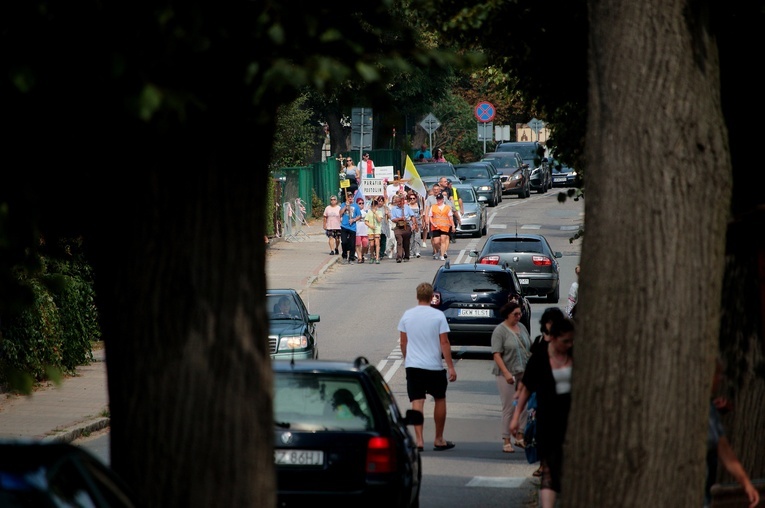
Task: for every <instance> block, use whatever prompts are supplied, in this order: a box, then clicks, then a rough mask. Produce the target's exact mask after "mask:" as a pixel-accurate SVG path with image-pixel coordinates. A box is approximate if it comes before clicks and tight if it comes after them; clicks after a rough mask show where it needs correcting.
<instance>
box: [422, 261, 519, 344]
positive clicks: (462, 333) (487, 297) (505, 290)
mask: <svg viewBox="0 0 765 508" xmlns="http://www.w3.org/2000/svg"><path fill="white" fill-rule="evenodd" d="M470 256H471V257H476V258H477V256H478V252H477V251H473V252H471V253H470ZM433 290H434V292H433V299H432V300H431V302H430V306H431V307H434V308H436V309H439V310H441V311H443V313H444V315H445V316H446V321H447V322H448V323H449V330H450V331H449V342H451V344H452V345H453V346H491V334H492V332H494V328H496V326H497V325H498V324H499V323H501V322H502V318H501V317H500V315H499V310H500V309H501V308H502V306H503V305H505V304H506V303H507V302H508V301H510V300H511V299H513V298H515V299H517V300H518V303H519V304H520V306H521V312H522V315H521V323H523V324H524V326H526V328H527V329H529V330H531V329H530V328H529V326H530V324H531V306H530V305H529V302H528V300H527V299H526V297H525V296H523V291H522V288H521V284H520V281H519V280H518V277H517V276H516V275H515V272H514V271H513V269H512V268H509V267H508V266H507V265H500V266H494V265H486V264H478V263H460V264H456V265H452V264H450V263H449V262H448V261H447V262H446V263H444V265H443V266H441V267H440V268H439V269H438V271H437V272H436V276H435V277H434V278H433Z"/></svg>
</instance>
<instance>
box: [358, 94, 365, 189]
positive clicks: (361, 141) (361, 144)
mask: <svg viewBox="0 0 765 508" xmlns="http://www.w3.org/2000/svg"><path fill="white" fill-rule="evenodd" d="M359 124H360V125H361V130H360V131H359V164H361V156H362V155H363V154H364V108H361V117H360V118H359ZM359 173H361V166H359ZM359 177H361V175H359Z"/></svg>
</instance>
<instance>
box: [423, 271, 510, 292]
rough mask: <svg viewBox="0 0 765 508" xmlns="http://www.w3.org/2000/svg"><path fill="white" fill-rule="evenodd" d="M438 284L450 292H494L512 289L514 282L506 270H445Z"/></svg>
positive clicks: (443, 289)
mask: <svg viewBox="0 0 765 508" xmlns="http://www.w3.org/2000/svg"><path fill="white" fill-rule="evenodd" d="M436 286H437V287H438V290H440V291H449V292H450V293H473V292H480V293H493V292H496V291H512V290H513V282H512V280H511V278H510V275H509V274H507V273H505V272H454V271H448V270H444V271H443V272H442V273H441V275H440V276H439V277H438V281H437V282H436Z"/></svg>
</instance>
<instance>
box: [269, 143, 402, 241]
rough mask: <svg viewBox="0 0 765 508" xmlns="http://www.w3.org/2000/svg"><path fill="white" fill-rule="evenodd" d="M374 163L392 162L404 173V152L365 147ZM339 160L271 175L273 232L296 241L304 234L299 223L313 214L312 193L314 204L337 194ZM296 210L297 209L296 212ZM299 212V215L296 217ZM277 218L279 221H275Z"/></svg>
mask: <svg viewBox="0 0 765 508" xmlns="http://www.w3.org/2000/svg"><path fill="white" fill-rule="evenodd" d="M369 154H370V156H371V158H372V160H373V161H375V165H376V166H393V173H394V174H396V173H398V174H400V175H403V174H404V170H403V168H404V161H405V157H404V155H405V154H404V152H402V151H401V150H389V149H385V150H369ZM341 155H342V158H345V157H351V158H353V159H354V160H356V158H357V157H358V151H350V152H345V153H343V154H341ZM340 170H341V166H340V161H339V160H337V159H335V158H329V159H327V160H326V161H324V162H316V163H314V164H311V165H310V166H300V167H292V168H282V169H281V170H279V171H278V172H277V174H275V175H274V177H275V179H276V181H277V183H280V184H281V185H277V186H276V187H278V188H277V189H275V190H274V199H275V200H276V204H277V206H276V208H277V210H279V212H278V213H274V219H273V220H274V222H275V223H274V231H275V232H276V234H277V236H284V238H285V239H288V240H289V241H299V240H300V239H301V238H302V237H305V236H307V235H306V234H305V232H304V231H302V226H303V225H305V224H307V222H305V221H306V220H307V218H308V217H311V216H312V215H313V207H314V201H313V197H314V194H315V195H316V198H317V201H316V206H320V207H322V209H321V210H320V211H322V212H323V211H324V210H323V207H324V206H326V205H327V204H329V198H330V196H337V195H338V191H339V190H340ZM296 212H297V213H296ZM299 214H302V219H300V220H298V218H299V217H300V215H299ZM279 222H281V224H279Z"/></svg>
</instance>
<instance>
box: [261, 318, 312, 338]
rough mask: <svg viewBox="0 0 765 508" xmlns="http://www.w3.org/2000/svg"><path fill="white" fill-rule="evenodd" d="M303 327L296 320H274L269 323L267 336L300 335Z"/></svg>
mask: <svg viewBox="0 0 765 508" xmlns="http://www.w3.org/2000/svg"><path fill="white" fill-rule="evenodd" d="M304 329H305V325H304V324H303V322H302V321H300V320H297V319H275V320H271V321H270V322H269V327H268V333H269V335H300V334H302V333H303V330H304Z"/></svg>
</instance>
